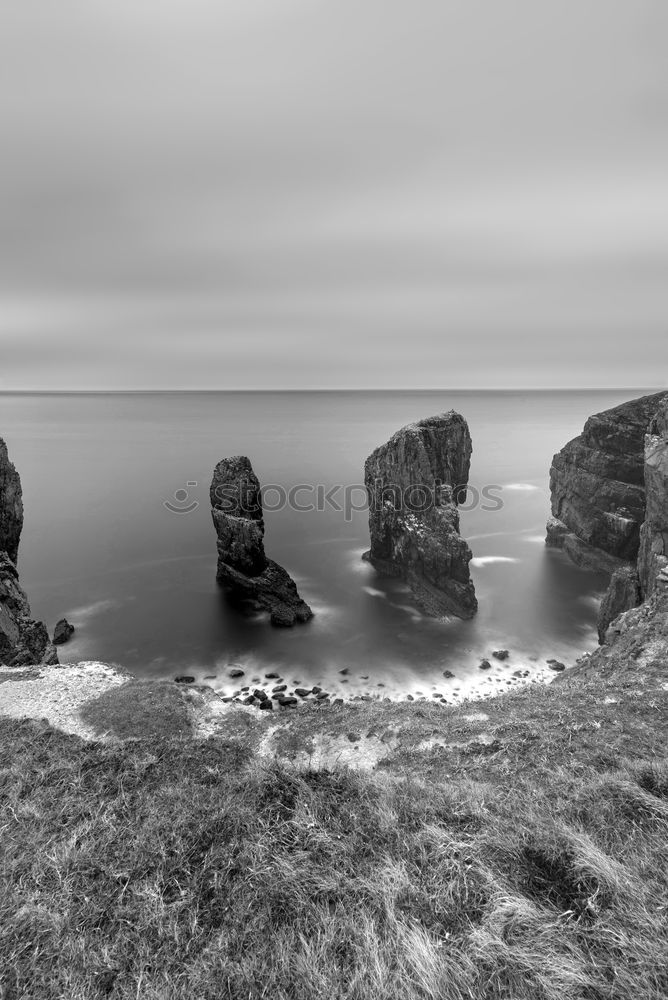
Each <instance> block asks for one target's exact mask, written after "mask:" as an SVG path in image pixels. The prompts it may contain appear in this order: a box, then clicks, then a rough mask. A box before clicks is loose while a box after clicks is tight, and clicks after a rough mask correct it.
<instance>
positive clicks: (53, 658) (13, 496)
mask: <svg viewBox="0 0 668 1000" xmlns="http://www.w3.org/2000/svg"><path fill="white" fill-rule="evenodd" d="M22 527H23V502H22V497H21V480H20V478H19V474H18V472H17V471H16V469H15V468H14V466H13V465H12V463H11V462H10V461H9V456H8V454H7V446H6V445H5V442H4V441H3V440H2V438H0V664H3V665H4V666H9V667H20V666H28V665H33V664H34V665H36V664H48V663H57V662H58V656H57V653H56V649H55V646H54V645H53V644H52V643H51V641H50V640H49V634H48V632H47V630H46V626H45V625H44V624H43V623H42V622H36V621H34V620H33V619H32V618H31V617H30V605H29V603H28V598H27V596H26V594H25V591H24V590H23V588H22V587H21V585H20V583H19V573H18V569H17V568H16V559H17V555H18V548H19V540H20V537H21V529H22Z"/></svg>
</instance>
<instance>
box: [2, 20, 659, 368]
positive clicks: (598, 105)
mask: <svg viewBox="0 0 668 1000" xmlns="http://www.w3.org/2000/svg"><path fill="white" fill-rule="evenodd" d="M42 8H43V5H38V4H37V3H36V2H34V0H25V3H22V4H21V5H20V6H19V5H15V6H13V7H12V8H11V11H9V12H7V13H6V15H5V16H4V18H3V20H4V24H3V34H2V37H1V38H0V65H1V66H2V67H3V70H2V72H3V79H4V81H5V85H4V86H3V87H2V88H0V127H2V134H3V186H2V193H1V194H0V223H1V224H2V231H3V237H4V238H3V240H2V243H1V244H0V336H2V337H3V338H6V341H4V343H6V345H7V347H8V349H6V350H5V352H4V358H3V370H2V373H1V374H0V379H1V380H2V381H0V386H3V385H4V386H5V387H10V386H13V385H21V386H25V385H30V384H33V385H42V384H44V385H45V386H46V385H48V384H49V380H51V383H52V384H54V385H62V384H63V380H66V382H67V384H72V385H76V384H81V385H82V386H103V385H109V386H115V385H119V386H124V385H128V386H131V387H138V386H142V385H146V386H149V387H151V386H159V385H170V386H172V385H179V384H182V385H183V386H184V387H196V386H198V385H201V386H211V385H212V384H213V385H220V386H232V387H234V386H240V385H254V386H255V385H262V386H271V385H276V384H279V385H368V384H375V385H388V384H392V385H399V384H410V385H434V384H450V385H471V384H479V385H486V384H491V385H494V384H497V385H499V384H501V385H503V384H508V383H509V382H511V383H513V384H518V383H520V384H527V385H535V384H540V385H547V384H563V383H564V382H569V381H571V382H572V381H573V380H575V381H576V382H577V381H579V382H580V384H594V383H596V382H598V383H599V384H610V383H618V382H619V381H620V380H621V381H629V380H632V381H633V382H634V383H635V384H644V383H647V382H648V381H649V382H655V381H656V380H657V378H659V379H660V380H662V379H665V373H664V372H657V369H656V363H655V359H656V355H657V345H658V344H659V343H660V338H661V337H662V336H663V332H664V317H665V315H666V307H667V306H668V290H667V289H666V287H665V281H664V275H665V273H666V266H667V265H668V181H667V180H666V178H667V177H668V170H666V166H668V164H666V162H665V161H666V159H667V155H666V154H667V152H668V140H666V138H665V135H666V130H665V109H666V107H667V106H668V105H667V103H666V96H667V95H668V86H667V80H668V70H667V69H666V64H665V60H664V59H663V56H662V52H661V51H660V46H658V45H657V44H656V39H657V38H658V37H659V36H660V28H661V26H662V24H663V21H664V20H665V17H664V14H663V13H662V10H663V8H662V6H661V5H658V4H656V3H654V2H649V0H639V2H638V3H637V4H634V5H628V4H626V3H623V2H621V0H591V2H590V3H588V4H586V5H582V4H579V3H575V0H566V3H565V4H564V3H556V0H549V2H546V3H542V4H536V3H535V2H534V0H508V2H507V3H506V4H503V5H491V4H489V3H487V2H482V0H470V2H469V3H467V4H462V3H459V2H454V0H423V2H422V3H421V4H420V5H419V6H418V7H417V8H416V7H415V5H409V4H407V3H405V2H399V0H383V3H380V2H379V0H356V2H355V3H353V2H352V0H341V2H340V3H337V4H331V5H314V4H312V3H310V2H306V0H285V2H284V3H281V4H277V3H275V2H273V0H243V2H242V0H225V2H222V3H221V2H214V0H189V2H186V0H168V2H165V0H162V2H160V3H158V0H142V2H141V3H136V2H134V3H130V0H121V2H119V3H117V4H113V5H110V4H104V3H101V2H97V0H94V2H90V0H87V2H85V3H84V2H83V0H61V3H59V4H58V5H57V8H56V7H54V8H53V9H51V8H48V7H47V8H46V9H42ZM602 23H604V24H605V32H602V31H601V24H602ZM565 67H568V71H567V72H565V71H564V68H565ZM19 339H20V343H19ZM49 344H57V345H59V347H60V354H59V358H58V357H56V358H54V357H53V356H51V355H50V356H49V357H48V364H47V361H46V355H47V354H48V353H49V347H48V345H49ZM611 345H614V351H611V350H610V346H611ZM42 352H44V356H41V354H42ZM613 355H614V357H613ZM602 356H603V357H606V358H607V359H608V361H607V362H602ZM608 368H609V369H610V370H608ZM26 380H27V381H26ZM73 380H74V381H73Z"/></svg>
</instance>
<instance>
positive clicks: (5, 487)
mask: <svg viewBox="0 0 668 1000" xmlns="http://www.w3.org/2000/svg"><path fill="white" fill-rule="evenodd" d="M22 527H23V500H22V497H21V480H20V479H19V474H18V472H17V471H16V469H15V468H14V466H13V465H12V463H11V462H10V461H9V455H8V454H7V445H6V444H5V442H4V441H3V440H2V438H0V551H4V552H6V553H7V555H8V556H9V558H10V559H11V560H12V562H14V563H16V562H17V561H18V552H19V539H20V537H21V528H22Z"/></svg>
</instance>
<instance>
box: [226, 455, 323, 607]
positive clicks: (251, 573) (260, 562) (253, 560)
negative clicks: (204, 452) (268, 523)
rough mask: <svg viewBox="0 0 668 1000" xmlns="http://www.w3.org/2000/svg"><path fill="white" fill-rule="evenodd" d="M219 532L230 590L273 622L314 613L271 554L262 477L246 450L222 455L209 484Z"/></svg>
mask: <svg viewBox="0 0 668 1000" xmlns="http://www.w3.org/2000/svg"><path fill="white" fill-rule="evenodd" d="M210 499H211V514H212V517H213V524H214V527H215V529H216V535H217V536H218V569H217V574H216V575H217V579H218V581H219V582H220V583H221V584H223V585H224V586H225V587H226V588H227V590H228V592H229V593H230V595H231V596H232V597H234V598H235V599H237V600H240V601H243V602H247V603H248V604H250V605H251V606H252V607H253V608H254V609H258V610H262V611H268V612H269V614H270V619H271V622H272V624H273V625H279V626H291V625H294V624H295V623H296V622H306V621H308V620H309V619H310V618H312V617H313V612H312V611H311V609H310V607H309V606H308V604H307V603H306V602H305V601H304V600H302V598H301V597H300V596H299V593H298V591H297V586H296V584H295V582H294V580H293V579H292V577H291V576H290V575H289V573H287V572H286V570H284V569H283V567H282V566H279V565H278V563H275V562H273V560H271V559H267V556H266V555H265V551H264V519H263V514H262V497H261V490H260V483H259V481H258V478H257V476H256V475H255V473H254V472H253V467H252V466H251V463H250V461H249V459H248V458H246V457H245V456H244V455H236V456H233V457H232V458H223V459H222V460H221V461H220V462H219V463H218V465H217V466H216V468H215V470H214V473H213V479H212V481H211V489H210Z"/></svg>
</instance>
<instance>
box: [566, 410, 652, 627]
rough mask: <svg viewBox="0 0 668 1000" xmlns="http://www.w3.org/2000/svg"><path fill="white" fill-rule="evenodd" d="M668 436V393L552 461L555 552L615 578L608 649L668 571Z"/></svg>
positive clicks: (605, 620) (603, 617) (591, 430)
mask: <svg viewBox="0 0 668 1000" xmlns="http://www.w3.org/2000/svg"><path fill="white" fill-rule="evenodd" d="M667 429H668V393H665V392H662V393H654V394H653V395H650V396H643V397H642V398H640V399H634V400H630V401H629V402H628V403H623V404H622V405H621V406H616V407H613V408H612V409H610V410H605V411H604V412H602V413H597V414H595V415H594V416H593V417H590V418H589V420H588V421H587V423H586V424H585V428H584V430H583V432H582V434H581V435H579V437H577V438H574V439H573V440H572V441H569V443H568V444H567V445H566V446H565V447H564V448H562V450H561V451H560V452H559V453H558V454H557V455H555V456H554V459H553V461H552V467H551V469H550V488H551V494H552V514H553V516H552V518H550V520H549V521H548V525H547V539H546V541H547V544H548V545H554V546H557V547H559V548H563V549H564V550H565V551H566V552H567V553H568V555H569V556H570V557H571V558H572V559H573V561H574V562H575V563H577V564H578V565H581V566H586V567H588V568H592V569H598V570H604V571H606V572H609V573H610V574H611V581H610V586H609V588H608V592H607V594H606V595H605V598H604V600H603V602H602V604H601V609H600V614H599V622H598V631H599V640H600V641H601V642H603V641H604V639H605V635H606V632H607V629H608V626H609V624H610V622H612V621H613V620H614V619H615V618H616V617H617V615H619V614H621V613H622V612H625V611H627V610H629V609H630V608H633V607H635V606H636V605H637V604H638V603H639V602H640V601H641V600H643V599H644V598H645V597H646V596H648V595H649V593H651V589H652V580H653V579H655V578H656V575H657V574H658V573H659V572H660V571H661V569H662V567H663V565H664V564H665V563H663V562H661V559H665V554H666V552H668V547H667V546H666V541H667V539H668V530H667V529H668V519H667V518H666V513H665V511H666V500H667V498H668V490H667V488H666V487H667V478H668V477H667V473H668V441H667V440H666V438H667V436H668V435H667ZM648 431H650V433H649V434H648Z"/></svg>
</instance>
